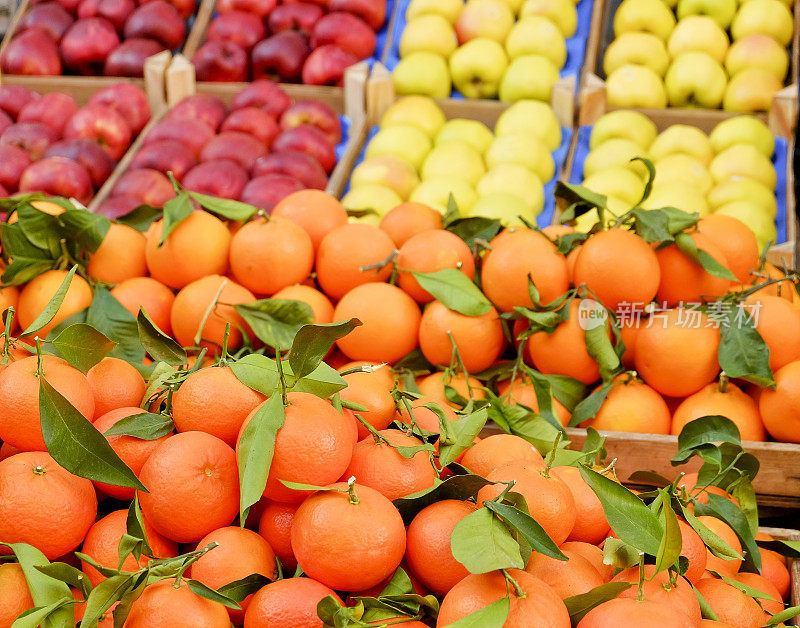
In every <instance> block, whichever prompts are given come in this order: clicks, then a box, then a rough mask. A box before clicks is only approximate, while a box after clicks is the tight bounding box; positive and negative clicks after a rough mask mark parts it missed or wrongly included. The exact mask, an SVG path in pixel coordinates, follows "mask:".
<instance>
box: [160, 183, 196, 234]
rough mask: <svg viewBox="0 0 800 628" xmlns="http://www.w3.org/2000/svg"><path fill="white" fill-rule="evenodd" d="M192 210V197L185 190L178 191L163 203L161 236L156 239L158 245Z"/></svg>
mask: <svg viewBox="0 0 800 628" xmlns="http://www.w3.org/2000/svg"><path fill="white" fill-rule="evenodd" d="M192 212H194V207H193V206H192V199H190V198H189V195H188V194H186V193H185V192H181V193H179V194H178V195H177V196H175V197H173V198H171V199H169V200H168V201H167V202H166V203H164V222H163V224H162V225H161V238H160V239H159V241H158V246H162V245H163V244H164V242H166V241H167V238H168V237H169V234H170V233H172V232H173V231H175V228H176V227H177V226H178V225H179V224H181V223H182V222H183V221H184V220H186V219H187V218H188V217H189V216H191V215H192Z"/></svg>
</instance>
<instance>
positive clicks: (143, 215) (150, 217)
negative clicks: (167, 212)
mask: <svg viewBox="0 0 800 628" xmlns="http://www.w3.org/2000/svg"><path fill="white" fill-rule="evenodd" d="M162 215H163V212H162V211H161V210H160V209H159V208H157V207H153V206H152V205H146V204H142V205H139V206H138V207H134V208H133V209H132V210H131V211H129V212H128V213H127V214H125V215H124V216H120V217H119V218H117V219H116V220H115V222H118V223H120V224H123V225H128V226H129V227H132V228H134V229H136V231H147V230H148V229H149V228H150V225H152V224H153V223H154V222H155V221H156V220H158V219H159V218H161V216H162Z"/></svg>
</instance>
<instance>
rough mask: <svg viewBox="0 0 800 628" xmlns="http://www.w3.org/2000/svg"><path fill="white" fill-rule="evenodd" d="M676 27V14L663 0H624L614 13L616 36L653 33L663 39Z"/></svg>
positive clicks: (667, 37) (665, 39)
mask: <svg viewBox="0 0 800 628" xmlns="http://www.w3.org/2000/svg"><path fill="white" fill-rule="evenodd" d="M674 28H675V15H674V14H673V13H672V11H670V9H669V7H668V6H667V5H666V4H664V2H662V0H623V2H622V4H620V5H619V8H618V9H617V12H616V13H615V14H614V36H615V37H619V36H620V35H622V33H642V32H643V33H653V35H656V36H657V37H659V38H660V39H661V40H662V41H664V42H666V41H667V39H669V36H670V34H671V33H672V29H674Z"/></svg>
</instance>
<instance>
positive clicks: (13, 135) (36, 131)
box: [0, 122, 58, 161]
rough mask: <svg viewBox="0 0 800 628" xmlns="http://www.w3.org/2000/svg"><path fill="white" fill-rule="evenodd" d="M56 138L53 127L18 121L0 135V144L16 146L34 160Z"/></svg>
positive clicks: (39, 123) (40, 156)
mask: <svg viewBox="0 0 800 628" xmlns="http://www.w3.org/2000/svg"><path fill="white" fill-rule="evenodd" d="M57 139H58V136H57V135H56V134H55V132H54V131H53V129H51V128H50V127H49V126H47V125H46V124H42V123H41V122H18V123H17V124H12V125H11V126H10V127H8V128H7V129H6V130H5V131H3V134H2V135H0V144H11V145H12V146H18V147H19V148H21V149H22V150H24V151H25V152H26V153H28V156H29V157H30V158H31V159H33V160H34V161H36V160H37V159H41V158H42V157H43V156H44V153H45V151H46V150H47V149H48V148H49V147H50V145H51V144H53V143H54V142H55V141H56V140H57Z"/></svg>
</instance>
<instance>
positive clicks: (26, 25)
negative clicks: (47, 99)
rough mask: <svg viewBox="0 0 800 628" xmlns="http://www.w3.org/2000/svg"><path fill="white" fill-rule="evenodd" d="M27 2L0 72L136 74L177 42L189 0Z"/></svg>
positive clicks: (190, 7)
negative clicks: (154, 56) (27, 7)
mask: <svg viewBox="0 0 800 628" xmlns="http://www.w3.org/2000/svg"><path fill="white" fill-rule="evenodd" d="M32 5H33V6H31V7H30V9H28V11H27V12H26V13H25V15H24V16H23V17H22V20H21V21H20V22H19V25H18V26H17V29H16V30H15V32H14V39H13V40H12V41H11V43H10V44H9V45H8V47H7V48H6V50H5V52H4V53H3V58H2V60H1V62H2V69H3V72H5V73H7V74H28V75H48V76H49V75H60V74H62V73H69V74H83V75H87V76H98V75H105V76H133V77H141V76H142V74H143V68H144V61H145V59H147V57H150V56H152V55H154V54H158V53H159V52H161V51H162V50H173V49H176V48H179V47H180V46H181V45H182V44H183V40H184V36H185V35H186V23H185V20H186V19H187V18H188V17H189V16H191V15H192V14H193V13H194V8H195V0H169V1H167V0H43V1H42V0H34V1H33V3H32ZM65 71H66V72H65Z"/></svg>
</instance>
